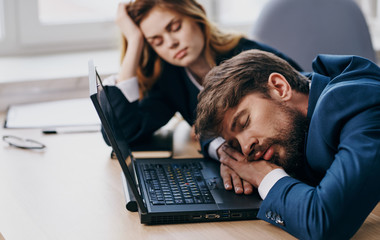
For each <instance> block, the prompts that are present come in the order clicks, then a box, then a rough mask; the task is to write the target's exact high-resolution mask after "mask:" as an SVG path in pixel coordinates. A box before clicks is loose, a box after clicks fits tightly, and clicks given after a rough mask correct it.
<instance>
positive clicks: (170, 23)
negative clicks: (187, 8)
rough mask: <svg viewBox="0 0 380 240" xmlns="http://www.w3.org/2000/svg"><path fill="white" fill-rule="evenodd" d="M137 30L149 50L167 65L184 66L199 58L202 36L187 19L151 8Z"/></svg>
mask: <svg viewBox="0 0 380 240" xmlns="http://www.w3.org/2000/svg"><path fill="white" fill-rule="evenodd" d="M140 28H141V31H142V33H143V34H144V36H145V38H146V40H147V41H148V43H149V44H150V45H151V46H152V48H153V50H154V51H155V52H156V53H157V54H158V55H159V56H160V57H161V58H162V59H163V60H165V61H167V62H168V63H171V64H173V65H177V66H182V67H187V66H189V65H190V64H193V63H195V62H196V61H197V60H199V59H200V58H203V49H204V45H205V40H204V35H203V33H202V31H201V28H200V26H199V25H198V24H197V23H195V22H194V21H193V20H192V19H191V18H189V17H185V16H182V15H180V14H178V13H176V12H174V11H171V10H167V9H162V8H159V7H154V8H153V9H152V10H151V11H150V12H149V13H148V15H147V16H146V17H145V18H144V19H143V20H142V21H141V23H140Z"/></svg>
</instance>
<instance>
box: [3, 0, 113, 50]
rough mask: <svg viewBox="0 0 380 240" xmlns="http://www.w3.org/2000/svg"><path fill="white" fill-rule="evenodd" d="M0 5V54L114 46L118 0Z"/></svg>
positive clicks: (25, 0) (9, 0)
mask: <svg viewBox="0 0 380 240" xmlns="http://www.w3.org/2000/svg"><path fill="white" fill-rule="evenodd" d="M0 1H3V2H4V9H5V11H4V13H5V14H4V15H3V14H2V15H1V16H4V19H1V21H2V23H3V24H4V25H3V26H4V28H2V29H3V33H4V34H3V35H2V36H3V37H4V41H5V43H6V44H5V45H1V46H0V55H12V54H31V53H39V52H52V51H67V50H86V49H93V48H106V47H112V46H116V44H117V41H118V31H117V28H116V25H115V23H114V16H115V13H116V7H117V3H118V2H119V1H118V0H108V1H104V0H76V1H75V0H0Z"/></svg>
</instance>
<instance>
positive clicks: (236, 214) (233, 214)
mask: <svg viewBox="0 0 380 240" xmlns="http://www.w3.org/2000/svg"><path fill="white" fill-rule="evenodd" d="M242 216H243V214H241V213H231V217H232V218H241V217H242Z"/></svg>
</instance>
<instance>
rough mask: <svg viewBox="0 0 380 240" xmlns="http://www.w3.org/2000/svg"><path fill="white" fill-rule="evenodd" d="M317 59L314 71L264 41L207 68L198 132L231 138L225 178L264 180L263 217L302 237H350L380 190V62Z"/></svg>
mask: <svg viewBox="0 0 380 240" xmlns="http://www.w3.org/2000/svg"><path fill="white" fill-rule="evenodd" d="M313 69H314V71H315V72H314V73H312V74H308V77H309V78H310V80H309V78H306V77H305V76H304V75H301V74H300V73H299V72H297V71H296V70H294V69H293V68H292V67H291V66H290V65H289V64H287V63H286V62H285V61H283V60H281V59H279V58H278V57H276V56H274V55H273V54H270V53H267V52H263V51H258V50H249V51H245V52H243V53H241V54H239V55H238V56H236V57H234V58H232V59H230V60H227V61H226V62H224V63H223V64H221V65H220V66H218V67H215V68H214V69H213V70H211V71H210V73H209V74H208V75H207V76H206V79H205V82H206V85H205V88H204V90H203V91H202V92H201V93H200V95H199V97H198V98H199V104H198V108H197V115H198V116H197V120H196V125H195V127H196V132H197V133H198V134H200V135H201V136H202V137H205V138H206V137H207V138H209V137H217V136H222V137H223V138H224V139H225V140H226V144H224V145H223V146H222V147H221V149H219V150H218V152H219V153H220V155H221V156H220V161H221V163H222V165H221V175H222V177H223V180H224V182H225V183H231V181H232V183H233V185H234V186H235V187H236V186H240V187H241V186H243V184H242V181H241V180H240V178H241V179H242V180H243V181H244V182H245V183H249V184H252V185H253V186H254V187H258V190H259V193H260V196H261V197H262V198H263V203H262V205H261V208H260V211H259V213H258V218H260V219H263V220H265V221H267V222H270V223H272V224H274V225H277V226H279V227H281V228H282V229H284V230H285V231H287V232H289V233H290V234H292V235H294V236H295V237H297V238H301V239H348V238H350V237H351V236H352V235H354V233H355V232H356V231H357V230H358V229H359V227H360V226H361V224H362V223H363V222H364V220H365V219H366V217H367V216H368V215H369V214H370V212H371V211H372V209H373V208H374V207H375V206H376V205H377V204H378V202H379V200H380V181H379V177H378V176H380V69H379V67H378V66H376V64H374V63H372V62H370V61H368V60H366V59H363V58H360V57H354V56H332V55H320V56H318V57H317V58H316V60H315V61H314V63H313ZM249 184H244V187H246V186H249ZM227 185H228V184H227ZM227 187H228V186H226V188H227Z"/></svg>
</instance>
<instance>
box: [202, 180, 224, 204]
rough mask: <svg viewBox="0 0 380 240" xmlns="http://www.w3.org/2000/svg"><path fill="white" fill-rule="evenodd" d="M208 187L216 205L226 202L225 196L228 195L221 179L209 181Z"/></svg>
mask: <svg viewBox="0 0 380 240" xmlns="http://www.w3.org/2000/svg"><path fill="white" fill-rule="evenodd" d="M206 182H207V186H208V188H209V189H210V192H211V194H212V196H213V197H214V200H215V202H216V203H223V202H225V200H226V196H225V194H226V193H228V192H227V191H226V190H225V189H224V186H223V180H222V179H221V178H219V177H218V178H216V177H214V178H211V179H207V180H206Z"/></svg>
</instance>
